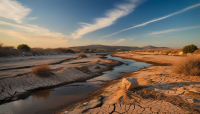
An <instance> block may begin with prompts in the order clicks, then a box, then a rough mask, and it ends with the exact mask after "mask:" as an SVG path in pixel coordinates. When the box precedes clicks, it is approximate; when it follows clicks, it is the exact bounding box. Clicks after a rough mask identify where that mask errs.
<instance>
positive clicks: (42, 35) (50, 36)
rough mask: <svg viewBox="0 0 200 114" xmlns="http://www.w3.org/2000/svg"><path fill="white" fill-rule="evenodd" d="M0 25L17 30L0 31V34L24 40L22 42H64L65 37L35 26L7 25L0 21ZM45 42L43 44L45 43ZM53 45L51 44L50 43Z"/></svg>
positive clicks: (7, 23)
mask: <svg viewBox="0 0 200 114" xmlns="http://www.w3.org/2000/svg"><path fill="white" fill-rule="evenodd" d="M0 25H6V26H11V27H13V28H16V29H17V30H15V31H14V30H5V29H1V30H0V34H4V35H8V36H12V37H15V38H18V39H24V40H36V41H37V40H38V41H45V40H46V41H47V42H48V41H49V40H50V41H53V40H54V41H55V42H61V40H62V41H63V42H66V40H64V38H66V37H67V36H65V35H64V34H62V33H57V32H50V31H49V30H47V29H44V28H41V27H38V26H36V25H30V24H15V23H9V22H5V21H0ZM46 41H45V42H46ZM52 43H53V42H52Z"/></svg>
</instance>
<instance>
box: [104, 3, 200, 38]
mask: <svg viewBox="0 0 200 114" xmlns="http://www.w3.org/2000/svg"><path fill="white" fill-rule="evenodd" d="M198 6H200V3H198V4H195V5H193V6H189V7H187V8H185V9H183V10H180V11H177V12H175V13H172V14H169V15H166V16H163V17H160V18H157V19H153V20H150V21H147V22H144V23H142V24H139V25H136V26H133V27H130V28H126V29H123V30H121V31H118V32H115V33H113V34H110V35H107V36H103V38H105V37H110V36H113V35H115V34H118V33H120V32H123V31H127V30H130V29H133V28H137V27H142V26H145V25H147V24H150V23H153V22H156V21H160V20H163V19H166V18H168V17H171V16H174V15H177V14H179V13H182V12H185V11H187V10H190V9H192V8H195V7H198Z"/></svg>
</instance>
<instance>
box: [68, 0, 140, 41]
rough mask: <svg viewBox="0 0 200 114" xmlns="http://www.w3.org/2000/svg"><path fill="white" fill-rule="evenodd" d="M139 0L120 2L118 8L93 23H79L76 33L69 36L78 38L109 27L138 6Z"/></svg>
mask: <svg viewBox="0 0 200 114" xmlns="http://www.w3.org/2000/svg"><path fill="white" fill-rule="evenodd" d="M137 3H138V0H132V2H130V3H129V4H120V5H116V9H113V10H110V11H108V12H107V13H106V14H105V15H106V16H105V17H102V18H96V19H95V20H94V23H93V24H88V23H82V22H81V23H79V24H81V28H79V29H78V30H76V31H75V32H74V33H72V34H71V36H69V37H70V38H74V39H78V38H81V37H82V36H83V35H85V34H87V33H90V32H93V31H95V30H99V29H102V28H105V27H108V26H110V25H112V24H114V23H115V21H116V20H117V19H119V18H121V17H123V16H126V15H128V14H129V13H131V12H132V11H133V10H134V8H135V7H136V6H137Z"/></svg>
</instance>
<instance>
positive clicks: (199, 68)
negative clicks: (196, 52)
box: [173, 57, 200, 76]
mask: <svg viewBox="0 0 200 114" xmlns="http://www.w3.org/2000/svg"><path fill="white" fill-rule="evenodd" d="M173 71H174V72H175V73H178V74H184V75H187V76H200V58H197V57H187V58H184V59H181V60H180V61H177V62H176V63H174V65H173Z"/></svg>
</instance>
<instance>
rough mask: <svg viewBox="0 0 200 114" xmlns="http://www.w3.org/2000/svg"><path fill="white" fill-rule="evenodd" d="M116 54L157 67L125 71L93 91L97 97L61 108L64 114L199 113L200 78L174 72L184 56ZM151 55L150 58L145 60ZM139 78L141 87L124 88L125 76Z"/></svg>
mask: <svg viewBox="0 0 200 114" xmlns="http://www.w3.org/2000/svg"><path fill="white" fill-rule="evenodd" d="M113 56H117V57H122V58H127V59H133V60H139V61H144V62H149V63H153V64H154V66H151V67H148V68H144V69H141V70H139V71H136V72H130V73H125V74H123V75H122V76H120V77H119V78H118V79H116V80H113V81H109V82H107V83H105V84H103V85H102V87H101V88H100V89H99V90H97V91H94V92H93V95H94V96H93V99H92V100H90V101H88V102H85V103H83V102H82V103H80V104H78V105H75V106H74V107H71V109H70V108H69V107H67V108H65V109H63V110H61V111H59V112H58V113H61V114H80V113H85V114H101V113H102V114H103V113H105V114H135V113H136V114H137V113H138V114H150V113H156V114H157V113H159V114H188V113H191V114H199V113H200V77H199V76H184V75H180V74H175V73H173V72H172V66H171V64H173V62H174V61H177V60H179V59H180V58H183V57H184V56H165V55H152V54H146V53H136V54H135V53H126V54H124V53H123V54H113ZM145 58H148V59H145ZM124 77H135V78H137V79H138V83H139V87H138V88H137V89H133V90H130V91H125V90H123V89H121V79H122V78H124Z"/></svg>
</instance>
